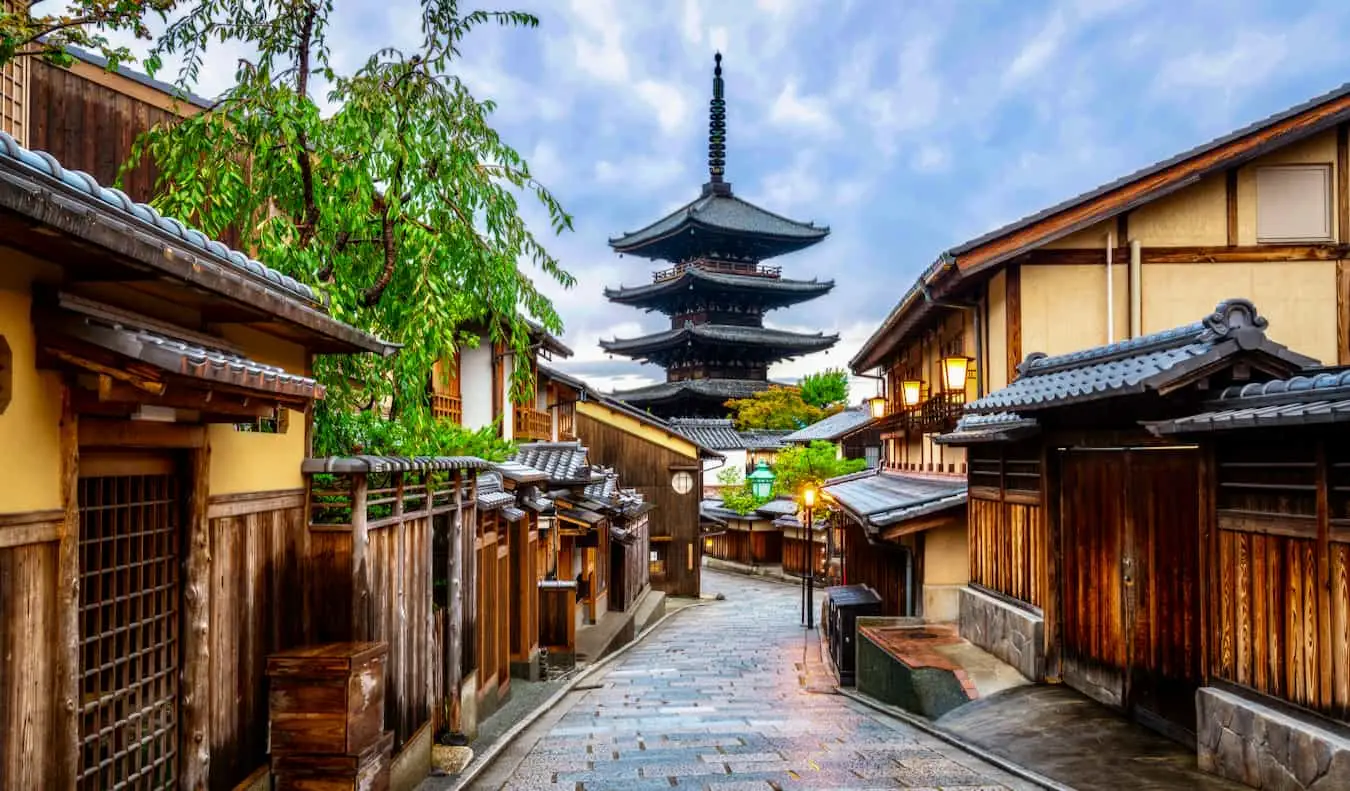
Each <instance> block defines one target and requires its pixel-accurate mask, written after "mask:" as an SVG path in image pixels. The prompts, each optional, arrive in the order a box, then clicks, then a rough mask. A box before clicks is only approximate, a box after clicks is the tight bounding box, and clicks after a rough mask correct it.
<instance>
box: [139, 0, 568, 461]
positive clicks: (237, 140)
mask: <svg viewBox="0 0 1350 791" xmlns="http://www.w3.org/2000/svg"><path fill="white" fill-rule="evenodd" d="M331 13H332V8H331V4H330V3H328V2H319V1H318V0H288V1H287V2H282V0H199V1H198V2H197V3H196V4H195V5H193V6H192V8H191V10H190V11H189V12H188V13H187V14H186V15H184V16H183V17H181V18H180V19H178V20H176V21H175V22H174V23H173V24H172V25H170V27H169V29H168V30H167V31H166V33H165V35H164V36H163V38H161V40H160V41H159V42H158V43H157V44H156V46H155V48H154V50H153V52H152V56H151V58H152V59H155V60H156V62H157V59H159V58H160V57H162V56H163V55H167V54H170V53H174V54H178V55H181V56H182V57H183V58H184V62H185V66H184V69H183V71H182V72H181V73H180V74H179V79H180V81H182V82H184V83H187V84H191V83H192V82H193V81H194V80H195V78H196V74H197V71H198V69H199V67H200V62H201V58H202V56H203V54H204V53H205V52H206V51H207V48H208V47H209V46H210V45H212V44H214V43H216V42H218V41H236V42H240V43H243V44H245V45H246V49H250V50H252V51H254V52H256V53H257V54H256V56H255V57H254V58H253V59H252V60H249V61H241V62H240V66H239V69H238V71H237V74H236V80H237V82H236V85H235V86H234V88H232V89H231V90H230V91H229V92H228V93H227V94H226V95H225V96H224V97H223V98H222V99H221V100H220V101H219V103H218V105H217V106H216V107H215V108H214V109H212V110H209V111H207V112H204V113H202V114H200V115H197V116H194V117H193V118H190V119H186V120H183V121H180V122H177V123H174V124H172V125H166V126H162V127H158V128H156V129H154V130H152V131H151V132H150V133H148V134H147V135H146V136H145V137H143V138H142V139H141V140H140V141H138V142H137V145H136V150H135V151H133V159H132V161H139V157H140V156H141V155H142V154H148V155H150V156H151V157H152V158H153V159H154V161H155V163H156V165H157V166H158V168H159V171H160V174H161V175H160V183H159V192H160V193H161V194H160V197H159V198H158V200H157V201H156V203H157V206H158V208H160V209H161V210H163V211H165V212H166V213H171V214H173V215H175V216H179V217H183V218H184V219H191V220H193V221H194V222H197V223H200V225H201V227H202V229H203V231H205V232H207V233H210V234H212V235H220V234H222V233H225V234H226V235H227V238H228V237H230V236H231V235H232V236H233V238H230V241H231V242H233V243H234V244H236V245H237V246H238V247H240V248H241V249H245V250H251V251H252V252H253V254H254V255H255V256H257V257H258V258H260V259H261V260H263V261H265V262H266V263H267V264H268V265H270V266H272V267H275V268H277V269H279V270H281V271H283V272H285V273H286V274H288V275H290V276H292V277H294V278H296V279H298V280H300V281H302V282H305V283H308V284H310V285H312V286H314V287H316V288H318V289H321V290H322V291H324V292H326V294H327V296H328V297H329V298H330V299H331V312H332V313H333V315H334V316H336V317H337V318H340V319H342V320H344V321H347V322H349V323H352V324H354V325H356V326H359V327H361V328H363V329H366V330H368V331H370V332H372V333H375V334H377V335H379V336H381V337H383V338H386V339H388V340H391V341H394V342H397V343H400V344H403V349H402V350H401V351H400V352H399V353H398V354H397V355H395V356H393V357H391V358H388V359H378V360H377V359H373V358H369V357H360V358H344V357H335V358H323V359H320V360H319V361H318V362H316V365H315V375H316V376H317V377H318V378H319V379H320V380H321V381H323V382H324V384H325V385H327V388H328V400H327V402H326V403H325V406H324V408H323V409H322V410H320V412H319V413H318V418H317V419H318V423H319V425H318V427H317V429H316V430H317V432H318V433H319V434H320V435H323V436H329V435H331V436H332V437H333V440H332V442H333V443H334V444H333V445H332V447H341V446H342V445H343V442H345V441H346V440H342V439H341V437H342V436H346V435H343V434H341V431H346V429H341V430H339V429H340V423H341V421H342V420H345V419H346V418H341V417H338V416H339V415H346V414H349V413H353V412H356V411H358V410H360V409H362V408H364V407H367V406H370V405H386V406H387V408H388V410H389V412H390V414H391V415H392V417H393V418H394V419H395V420H396V421H397V422H398V423H399V424H401V426H402V428H401V429H400V430H402V431H408V432H413V435H414V436H415V440H414V439H408V438H401V439H399V440H398V442H396V443H394V444H398V445H400V446H406V445H409V444H410V443H412V444H416V442H422V441H424V440H425V441H431V440H432V439H436V438H439V440H438V441H445V442H451V443H460V442H461V440H462V439H463V438H461V437H457V436H456V437H450V436H448V435H445V434H444V432H443V430H442V428H441V427H440V425H439V424H438V423H437V422H436V421H434V420H432V419H431V417H430V415H429V411H428V404H427V392H426V391H427V383H428V381H429V379H430V374H431V369H432V365H433V364H434V363H435V362H436V361H437V360H438V359H441V358H443V357H446V356H448V355H449V354H451V353H452V352H453V350H454V349H455V348H456V347H457V346H459V345H461V344H462V343H465V342H467V341H468V340H469V339H470V338H476V337H477V336H476V333H469V332H467V330H468V329H469V328H470V327H471V326H472V327H477V328H481V329H485V330H486V331H487V332H488V333H489V335H490V337H491V339H492V340H493V341H498V342H501V343H503V344H504V345H505V346H506V347H507V348H508V349H510V350H512V351H514V352H516V353H517V354H516V361H517V365H516V369H515V370H514V371H513V372H512V385H513V387H514V389H515V392H516V393H517V394H519V395H524V394H526V393H530V392H532V389H533V383H532V382H531V381H530V377H531V372H530V368H529V360H530V359H531V358H532V356H533V355H532V354H531V353H530V349H529V344H530V338H529V327H528V325H527V324H526V322H525V320H524V316H526V315H528V316H530V317H532V318H533V319H535V320H536V321H537V322H538V323H539V324H541V325H542V326H543V327H544V328H545V329H546V330H548V331H550V332H553V333H555V334H556V333H560V332H561V330H562V322H561V319H560V317H559V316H558V314H557V311H556V310H555V309H554V306H553V305H552V303H551V302H550V301H549V300H548V299H547V298H546V297H544V296H543V294H542V293H541V292H540V291H539V289H538V286H537V284H536V283H535V281H534V279H533V276H534V273H532V272H528V271H526V270H527V269H530V268H533V269H536V270H538V271H539V272H541V273H542V275H543V276H544V277H547V278H551V279H552V280H554V281H555V282H557V283H560V284H562V285H563V286H565V287H570V286H572V285H573V284H574V282H575V281H574V279H573V278H572V277H571V275H569V274H568V273H567V272H566V271H565V270H564V269H563V267H562V265H561V263H560V262H559V261H558V260H557V259H555V258H554V257H553V256H552V255H550V254H549V253H548V251H547V250H546V248H545V247H544V245H543V243H542V242H541V241H540V240H539V239H538V238H537V237H536V236H535V235H534V233H533V232H532V231H531V229H530V228H529V227H527V226H526V224H525V222H524V220H523V219H522V218H521V216H520V213H519V203H518V200H519V198H520V197H526V198H528V199H531V200H537V201H538V202H539V203H540V204H541V205H542V206H544V208H545V210H546V213H547V215H548V221H549V224H550V228H551V230H552V231H553V232H555V233H561V232H562V231H565V230H570V229H571V227H572V218H571V217H570V215H568V214H567V213H566V212H565V211H564V210H563V209H562V207H561V206H560V205H559V203H558V201H557V200H556V199H555V198H554V196H553V195H552V194H551V193H550V192H549V191H548V190H547V189H546V188H545V187H544V186H543V185H541V184H539V183H538V182H537V181H535V180H534V178H533V177H532V176H531V175H530V171H529V168H528V166H527V164H526V162H525V161H524V159H523V158H522V157H521V156H520V155H519V153H517V152H516V151H515V150H514V149H513V148H511V147H510V146H509V145H508V144H507V143H506V142H504V141H503V140H502V139H501V137H500V135H498V133H497V132H496V130H494V129H493V128H492V126H491V124H490V123H489V114H490V112H491V107H492V104H491V102H490V101H487V100H482V99H479V98H478V97H475V96H474V95H473V94H472V93H471V92H470V91H469V90H468V88H467V87H466V86H465V85H464V84H463V83H462V82H461V81H460V80H459V79H458V77H456V76H455V75H454V73H453V69H454V67H455V65H456V62H457V61H458V58H459V51H458V49H457V45H458V43H459V42H460V41H462V39H463V37H464V36H465V35H466V34H467V32H468V31H469V30H471V29H472V28H473V27H475V26H477V25H480V24H489V23H496V24H505V25H515V26H526V27H533V26H535V25H537V24H538V22H537V20H536V19H534V18H533V17H531V16H529V15H528V14H520V13H517V12H502V13H495V12H474V13H471V14H468V15H466V16H460V15H459V13H458V10H457V4H456V3H455V2H453V1H451V0H426V1H425V2H424V3H423V6H422V23H423V25H422V30H423V38H424V40H423V43H422V45H421V47H420V48H419V49H418V50H417V51H414V52H406V53H405V52H402V51H399V50H394V49H383V50H380V51H378V52H375V53H372V54H371V55H370V56H369V57H367V58H365V59H360V58H356V59H349V60H348V62H358V63H361V64H362V65H361V66H360V67H359V68H358V69H356V70H355V71H354V72H351V73H341V72H338V71H337V70H336V69H335V68H333V65H332V64H331V62H330V60H329V50H328V46H327V41H326V38H325V34H326V30H327V25H328V21H329V19H330V17H331ZM147 62H148V61H147ZM316 76H318V77H323V78H324V80H325V81H326V83H327V85H326V99H327V102H328V104H327V105H326V106H325V110H324V111H323V112H320V107H319V105H318V103H317V101H316V99H315V96H314V94H315V92H316V91H317V90H320V89H319V88H318V86H317V85H316V83H315V79H314V78H315V77H316ZM361 419H362V420H365V419H368V418H361ZM389 441H390V442H393V440H389ZM438 452H444V451H443V450H442V451H438Z"/></svg>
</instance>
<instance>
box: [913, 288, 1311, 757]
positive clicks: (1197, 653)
mask: <svg viewBox="0 0 1350 791" xmlns="http://www.w3.org/2000/svg"><path fill="white" fill-rule="evenodd" d="M1266 326H1267V322H1266V320H1265V318H1264V317H1262V316H1260V315H1258V313H1257V311H1256V308H1255V307H1254V306H1253V305H1252V303H1250V302H1248V301H1246V300H1241V299H1234V300H1228V301H1225V302H1223V303H1220V304H1219V306H1218V307H1217V308H1216V309H1215V310H1214V312H1213V313H1211V314H1209V315H1207V316H1205V317H1203V318H1202V319H1201V320H1199V321H1196V322H1192V323H1190V324H1186V325H1183V326H1181V327H1176V328H1173V329H1169V330H1165V331H1163V332H1158V333H1153V334H1150V335H1144V336H1141V337H1138V338H1133V339H1130V340H1128V341H1122V342H1119V343H1115V344H1109V345H1106V346H1099V347H1095V348H1092V349H1086V350H1082V351H1077V352H1072V353H1069V354H1064V355H1057V356H1054V357H1047V356H1045V355H1041V354H1034V355H1030V356H1028V358H1027V360H1026V361H1025V362H1024V363H1023V364H1022V366H1021V367H1020V369H1019V372H1018V374H1019V375H1018V378H1017V379H1016V380H1014V382H1013V383H1012V384H1010V385H1008V386H1007V387H1004V388H1001V389H999V390H996V391H994V392H993V393H990V394H989V395H987V396H985V397H983V398H980V399H977V400H975V401H974V402H972V403H970V404H968V405H966V417H964V418H962V420H961V422H960V423H959V424H958V426H957V427H956V429H955V430H954V431H953V432H951V433H949V434H947V435H944V436H943V437H940V438H939V441H940V442H942V443H944V444H951V445H961V446H965V447H967V448H968V452H969V454H970V455H969V458H970V465H971V468H970V469H971V472H970V516H969V531H970V544H971V566H972V572H971V576H972V579H971V584H970V586H969V587H967V588H966V589H964V590H963V591H962V596H961V633H962V635H963V636H965V637H967V638H968V639H969V640H971V642H973V643H975V644H977V645H980V646H982V647H984V648H986V649H987V650H990V651H991V652H993V653H994V654H996V655H998V656H1000V657H1001V658H1004V659H1005V661H1009V662H1010V663H1011V664H1013V665H1014V666H1016V667H1018V669H1019V670H1021V671H1022V672H1023V673H1024V674H1026V675H1027V676H1028V677H1030V678H1033V679H1040V678H1050V679H1055V680H1062V681H1063V682H1064V683H1067V684H1069V685H1071V686H1073V687H1075V688H1076V689H1080V690H1082V691H1083V692H1085V693H1086V694H1088V695H1090V696H1092V697H1094V698H1097V699H1099V700H1101V701H1103V702H1105V703H1108V704H1110V705H1113V706H1117V707H1120V708H1121V709H1123V710H1125V711H1127V712H1129V713H1131V714H1132V715H1134V716H1137V717H1138V718H1139V719H1141V720H1143V721H1144V722H1146V723H1148V724H1151V725H1153V726H1155V727H1157V728H1159V729H1160V730H1163V731H1164V732H1166V733H1170V734H1172V735H1174V736H1176V737H1177V738H1180V739H1183V740H1188V739H1194V734H1195V726H1196V706H1195V693H1196V690H1197V688H1198V687H1199V686H1201V685H1202V684H1203V683H1204V682H1205V675H1204V671H1203V667H1204V662H1203V661H1202V657H1203V655H1204V653H1205V650H1206V649H1205V648H1204V644H1205V641H1206V639H1207V638H1206V634H1205V624H1206V617H1205V610H1204V602H1205V601H1206V600H1207V599H1208V598H1209V597H1211V596H1213V595H1215V594H1216V593H1217V594H1220V595H1224V596H1227V595H1230V593H1232V592H1233V591H1223V590H1222V589H1220V588H1218V587H1216V586H1213V585H1206V584H1205V582H1204V580H1205V579H1206V577H1205V576H1204V569H1205V568H1206V567H1207V566H1209V567H1211V568H1212V572H1211V573H1213V574H1221V575H1222V574H1230V573H1231V568H1225V566H1226V565H1227V564H1228V562H1230V561H1231V560H1232V559H1231V558H1221V559H1218V561H1217V562H1216V558H1214V557H1209V556H1206V550H1205V548H1204V542H1202V540H1201V535H1202V527H1201V521H1200V520H1201V513H1202V507H1205V506H1203V505H1202V504H1203V503H1204V501H1205V500H1206V499H1207V498H1208V497H1211V496H1215V494H1214V492H1212V491H1210V490H1209V484H1208V483H1207V481H1208V478H1207V476H1209V475H1212V473H1210V472H1207V471H1206V472H1202V454H1201V453H1200V452H1199V451H1197V449H1196V447H1195V446H1194V445H1186V444H1178V443H1175V442H1168V441H1163V440H1159V439H1158V437H1156V436H1154V435H1153V434H1151V433H1150V432H1148V431H1147V430H1145V428H1144V424H1145V423H1148V422H1151V421H1157V420H1168V419H1170V418H1174V417H1180V416H1183V415H1188V414H1191V413H1193V412H1196V411H1197V410H1198V409H1199V407H1200V405H1201V403H1202V402H1204V400H1205V399H1206V398H1207V397H1208V396H1209V394H1212V393H1218V392H1220V391H1222V390H1223V388H1224V387H1226V386H1229V385H1233V384H1239V383H1242V384H1246V383H1259V382H1262V381H1266V380H1271V379H1278V378H1283V377H1287V376H1289V375H1291V374H1293V373H1295V372H1297V371H1299V370H1301V369H1303V368H1306V367H1308V366H1311V365H1314V364H1315V362H1316V361H1314V360H1312V359H1311V358H1308V357H1304V356H1302V355H1299V354H1296V353H1294V352H1291V351H1289V349H1287V348H1286V347H1284V346H1282V345H1280V344H1278V343H1276V342H1274V341H1273V340H1271V339H1270V338H1269V337H1267V335H1266V332H1265V328H1266ZM1277 469H1278V468H1277ZM1293 469H1294V468H1289V471H1287V472H1274V473H1273V474H1275V475H1277V476H1285V477H1283V478H1281V479H1280V480H1285V481H1289V482H1290V483H1291V485H1293V484H1294V481H1293V478H1296V477H1297V475H1298V474H1301V473H1297V474H1296V473H1294V472H1292V470H1293ZM1238 475H1239V476H1240V475H1241V473H1238ZM1242 481H1246V483H1242ZM1221 487H1222V488H1221V489H1220V490H1219V494H1218V496H1220V497H1221V498H1222V499H1223V500H1224V502H1225V504H1226V506H1225V507H1228V508H1236V509H1237V510H1239V511H1242V510H1243V509H1244V508H1245V509H1247V510H1252V511H1259V510H1260V508H1257V507H1255V506H1250V505H1249V506H1244V505H1242V503H1243V502H1246V501H1243V500H1241V498H1242V497H1246V496H1256V497H1258V499H1259V497H1263V496H1267V495H1272V496H1273V494H1274V492H1273V490H1272V491H1268V490H1266V489H1265V488H1264V487H1263V486H1261V485H1260V484H1259V483H1255V482H1253V481H1252V479H1250V478H1247V479H1243V478H1240V477H1239V478H1235V479H1232V480H1224V481H1221ZM1295 490H1297V486H1295ZM1234 498H1237V499H1234ZM1278 500H1279V498H1278V497H1276V501H1278ZM1253 502H1254V501H1253ZM1207 507H1212V506H1207ZM1013 513H1016V514H1017V516H1016V517H1015V518H1014V517H1012V516H1011V514H1013ZM1211 546H1212V547H1214V548H1217V547H1218V544H1216V543H1213V542H1211Z"/></svg>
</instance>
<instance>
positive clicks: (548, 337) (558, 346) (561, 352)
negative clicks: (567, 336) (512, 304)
mask: <svg viewBox="0 0 1350 791" xmlns="http://www.w3.org/2000/svg"><path fill="white" fill-rule="evenodd" d="M522 318H523V319H524V320H525V325H526V326H527V327H529V328H530V336H531V337H532V338H534V340H535V341H536V342H537V343H539V344H540V345H541V346H542V347H543V349H544V350H545V351H547V352H550V353H552V354H556V355H558V356H559V357H571V356H572V349H571V348H569V347H568V346H567V345H566V344H565V343H563V342H562V341H561V340H559V339H558V338H557V336H555V335H554V334H553V333H551V332H549V331H548V330H546V329H544V325H542V324H540V323H539V322H537V321H535V320H534V319H532V318H530V317H528V316H523V317H522Z"/></svg>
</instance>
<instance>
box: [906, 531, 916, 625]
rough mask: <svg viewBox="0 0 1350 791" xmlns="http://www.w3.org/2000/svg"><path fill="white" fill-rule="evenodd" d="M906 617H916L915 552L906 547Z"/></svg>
mask: <svg viewBox="0 0 1350 791" xmlns="http://www.w3.org/2000/svg"><path fill="white" fill-rule="evenodd" d="M905 615H906V616H907V617H912V616H913V615H914V550H913V549H910V548H909V547H905Z"/></svg>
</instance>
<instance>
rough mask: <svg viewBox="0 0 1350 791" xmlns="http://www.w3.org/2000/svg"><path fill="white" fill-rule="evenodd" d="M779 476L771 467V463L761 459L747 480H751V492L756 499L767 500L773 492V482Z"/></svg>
mask: <svg viewBox="0 0 1350 791" xmlns="http://www.w3.org/2000/svg"><path fill="white" fill-rule="evenodd" d="M777 478H778V476H777V475H775V474H774V472H773V470H771V469H769V465H768V464H767V463H766V462H764V461H762V460H761V461H760V462H759V464H757V465H755V471H754V472H752V473H750V474H749V475H747V476H746V477H745V480H747V481H749V483H750V493H751V494H753V495H754V496H755V499H758V500H767V499H769V495H771V494H773V482H774V481H775V480H777Z"/></svg>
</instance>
